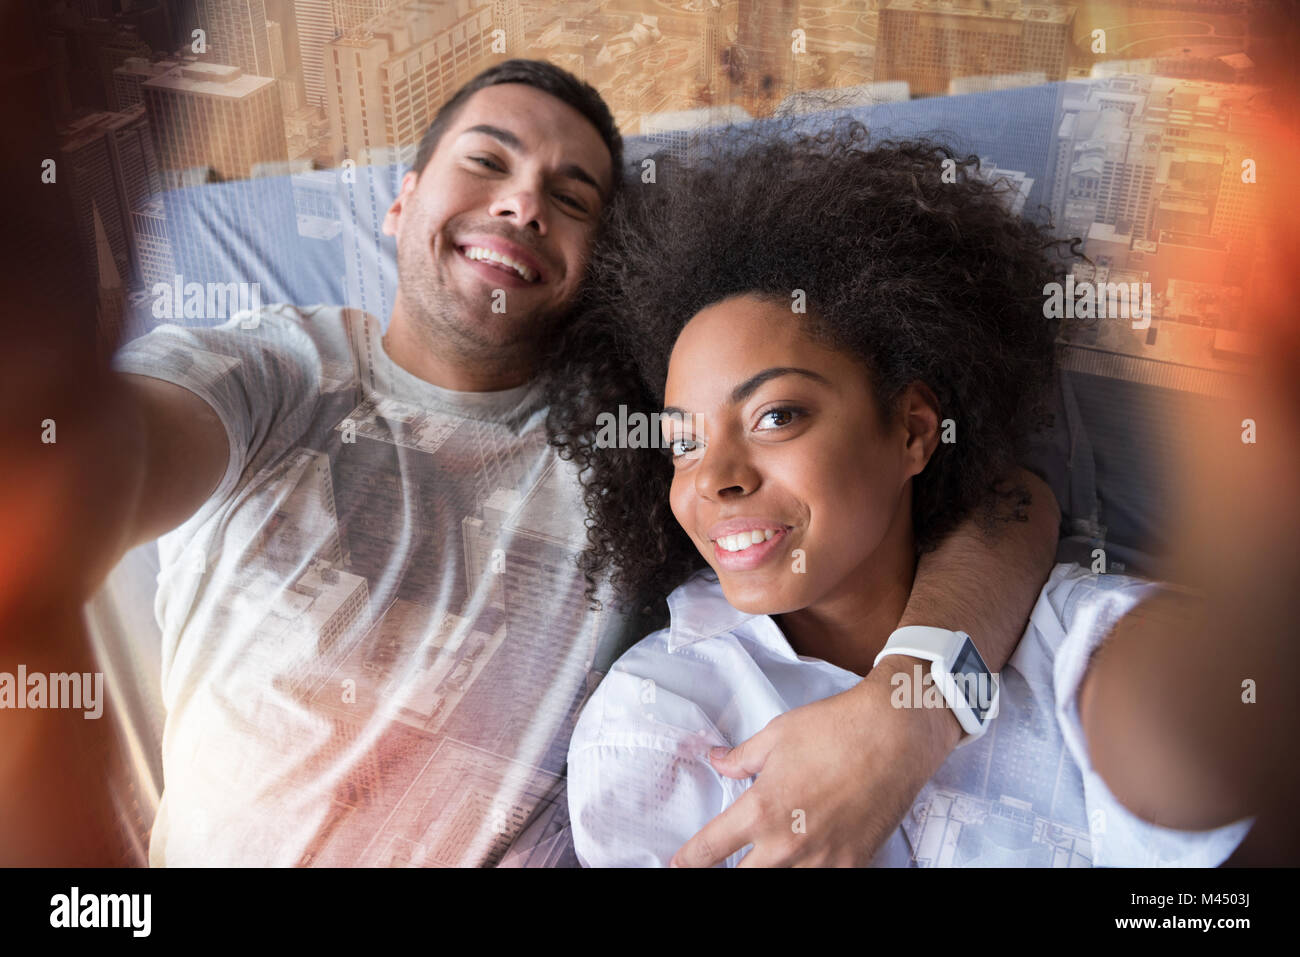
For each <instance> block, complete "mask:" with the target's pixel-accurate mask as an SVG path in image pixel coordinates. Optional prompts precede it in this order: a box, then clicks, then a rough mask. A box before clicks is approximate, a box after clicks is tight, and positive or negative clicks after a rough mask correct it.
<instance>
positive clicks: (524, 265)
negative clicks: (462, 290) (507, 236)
mask: <svg viewBox="0 0 1300 957" xmlns="http://www.w3.org/2000/svg"><path fill="white" fill-rule="evenodd" d="M455 249H456V252H457V254H458V255H459V256H460V258H461V259H463V260H464V261H465V262H466V263H467V264H468V265H469V266H470V267H471V268H472V269H473V270H474V271H475V272H477V273H478V274H479V275H480V276H481V277H483V278H484V279H487V280H489V281H491V282H499V283H503V284H505V285H508V286H512V287H515V288H524V287H526V286H538V285H541V284H542V283H544V282H545V280H546V275H545V272H544V270H543V268H542V265H541V263H540V262H538V260H537V258H536V257H535V256H533V255H532V254H531V253H529V252H528V251H527V250H526V249H523V248H522V247H520V246H518V245H516V244H515V243H511V242H508V241H506V240H504V239H501V238H499V237H496V236H483V237H473V238H467V239H465V240H463V241H459V242H457V243H456V245H455Z"/></svg>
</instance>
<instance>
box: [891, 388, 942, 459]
mask: <svg viewBox="0 0 1300 957" xmlns="http://www.w3.org/2000/svg"><path fill="white" fill-rule="evenodd" d="M899 406H900V410H901V412H900V414H901V416H902V422H903V429H904V431H905V433H906V443H907V444H906V447H905V452H904V455H905V456H906V465H907V471H908V474H909V475H919V474H920V473H921V471H922V470H923V469H924V468H925V466H926V464H927V463H928V462H929V461H930V456H932V455H934V450H935V449H936V448H938V447H939V399H938V397H937V396H935V394H934V391H933V390H932V389H931V388H930V387H929V386H928V385H926V384H925V383H924V382H922V381H921V380H919V379H918V380H916V381H915V382H913V383H911V384H910V385H909V386H908V387H907V388H906V389H904V390H903V395H902V398H901V399H900V400H899Z"/></svg>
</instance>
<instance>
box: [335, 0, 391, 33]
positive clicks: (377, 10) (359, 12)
mask: <svg viewBox="0 0 1300 957" xmlns="http://www.w3.org/2000/svg"><path fill="white" fill-rule="evenodd" d="M331 5H332V6H333V8H334V26H335V27H336V28H337V29H338V31H339V32H340V33H353V32H355V31H357V30H360V29H362V28H364V27H365V26H366V24H368V23H369V22H370V21H371V20H373V19H374V18H375V17H377V16H379V15H380V14H381V13H383V12H384V11H385V10H387V9H388V8H389V7H392V6H394V5H395V0H331Z"/></svg>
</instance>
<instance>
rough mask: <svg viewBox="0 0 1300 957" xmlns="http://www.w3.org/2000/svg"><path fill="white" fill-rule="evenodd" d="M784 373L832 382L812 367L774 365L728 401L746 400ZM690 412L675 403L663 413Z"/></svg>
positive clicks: (752, 379)
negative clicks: (759, 388) (766, 383)
mask: <svg viewBox="0 0 1300 957" xmlns="http://www.w3.org/2000/svg"><path fill="white" fill-rule="evenodd" d="M783 375H801V376H804V377H805V378H808V379H812V380H813V381H814V382H820V383H821V384H822V385H830V384H831V381H830V379H827V378H826V377H825V376H824V375H822V374H821V373H819V372H814V371H813V370H812V369H800V368H799V367H797V366H772V368H770V369H764V370H763V371H762V372H759V373H756V374H754V375H752V376H750V377H749V378H748V379H746V380H745V381H744V382H742V383H741V384H740V385H738V386H736V387H735V388H734V389H732V390H731V396H730V397H729V399H728V401H729V402H730V403H731V404H732V405H736V404H738V403H741V402H744V401H745V400H746V399H748V398H749V397H750V396H751V395H753V394H754V392H755V391H757V389H758V387H759V386H761V385H762V384H763V383H764V382H768V381H770V380H772V379H779V378H780V377H781V376H783ZM689 414H690V413H689V412H687V411H686V410H685V409H682V408H678V407H677V406H675V405H666V406H664V411H663V415H664V416H665V417H667V416H686V415H689Z"/></svg>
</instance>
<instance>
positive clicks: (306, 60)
mask: <svg viewBox="0 0 1300 957" xmlns="http://www.w3.org/2000/svg"><path fill="white" fill-rule="evenodd" d="M293 14H294V18H295V20H296V21H297V23H298V58H299V61H300V63H301V65H302V86H303V94H304V96H305V97H306V100H307V103H308V105H310V106H316V107H321V106H324V105H325V79H324V75H325V73H324V71H325V60H324V56H325V45H326V44H327V43H329V42H330V41H331V40H333V39H334V38H335V37H336V36H338V32H339V31H338V27H337V25H336V22H335V19H334V4H333V0H294V3H293Z"/></svg>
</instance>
